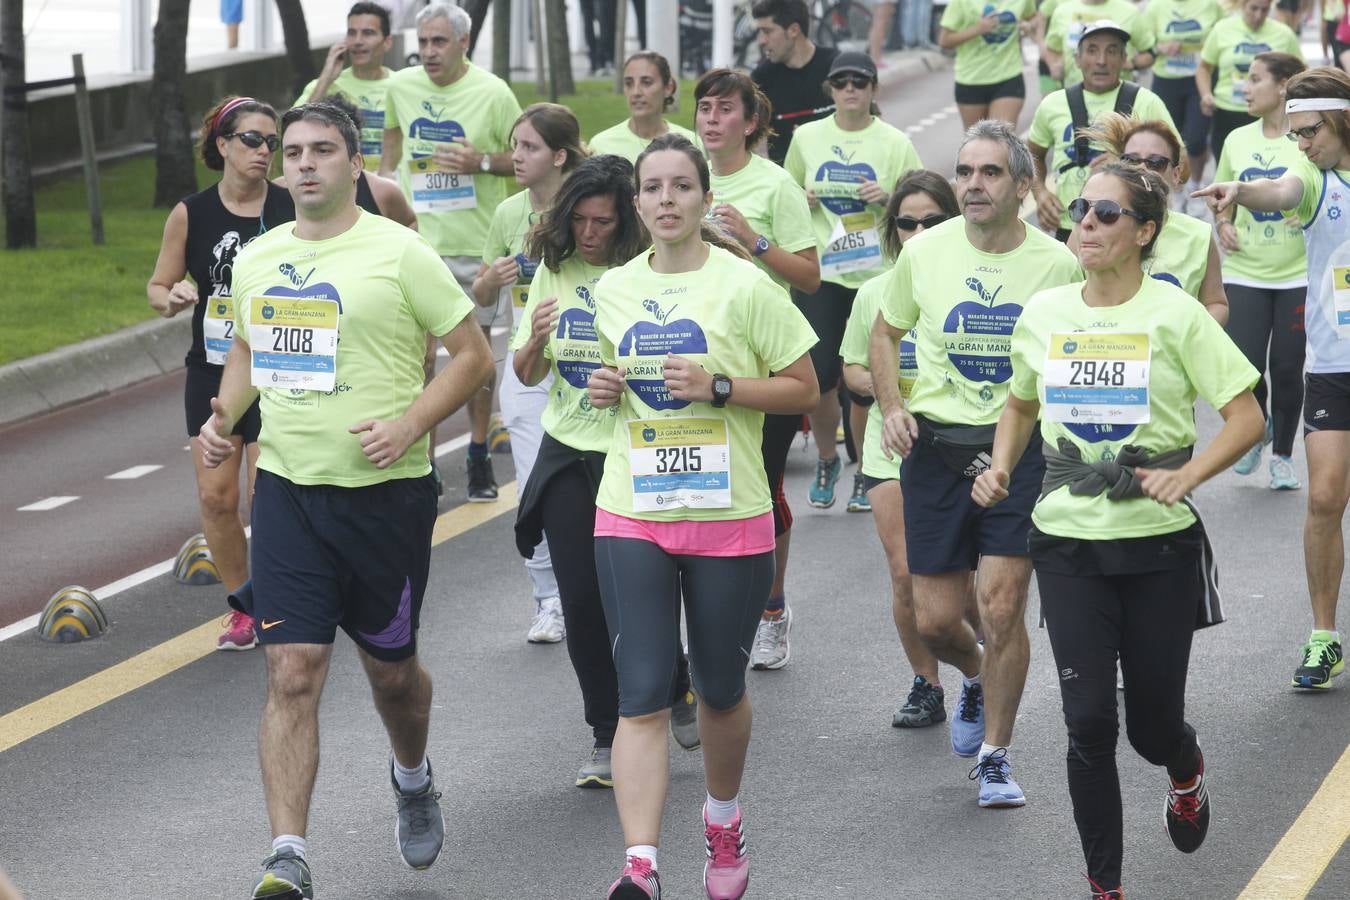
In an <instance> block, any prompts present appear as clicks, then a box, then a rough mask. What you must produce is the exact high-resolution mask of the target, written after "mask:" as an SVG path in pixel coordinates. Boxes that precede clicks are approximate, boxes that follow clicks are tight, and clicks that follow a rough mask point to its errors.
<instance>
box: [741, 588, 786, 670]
mask: <svg viewBox="0 0 1350 900" xmlns="http://www.w3.org/2000/svg"><path fill="white" fill-rule="evenodd" d="M791 630H792V609H791V608H789V607H788V606H787V605H786V604H785V605H784V606H783V614H782V615H781V616H777V617H775V618H772V619H760V620H759V627H758V628H757V629H756V630H755V643H754V644H753V645H752V646H751V648H750V668H752V669H781V668H783V666H786V665H787V661H788V657H789V656H791V655H792V648H791V646H790V645H789V644H788V632H789V631H791Z"/></svg>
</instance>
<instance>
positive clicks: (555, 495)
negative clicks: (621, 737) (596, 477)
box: [539, 462, 689, 747]
mask: <svg viewBox="0 0 1350 900" xmlns="http://www.w3.org/2000/svg"><path fill="white" fill-rule="evenodd" d="M539 503H540V513H541V516H542V518H543V522H544V535H545V537H547V538H548V542H549V544H548V546H549V549H550V550H551V551H552V552H553V554H555V558H554V560H553V574H554V576H555V577H556V578H557V580H558V597H559V599H560V600H561V601H562V609H563V621H564V622H565V623H566V625H567V655H568V656H569V657H571V659H572V668H573V669H575V670H576V673H577V683H578V684H579V685H580V686H581V702H582V706H583V708H584V710H585V715H586V724H587V725H590V726H591V732H592V734H594V735H595V746H597V747H609V746H611V745H612V744H613V743H614V729H615V728H617V727H618V725H619V679H618V676H617V675H616V674H615V672H614V659H613V657H612V656H610V651H609V629H608V627H607V626H606V624H605V610H604V605H603V604H602V603H601V600H600V582H599V581H598V580H597V579H596V576H595V536H594V535H595V492H594V491H593V490H592V489H591V484H590V480H589V479H588V478H587V477H586V469H585V466H584V465H583V464H582V463H580V462H575V463H573V464H571V465H569V466H567V467H566V468H565V469H562V470H560V471H559V472H558V473H557V474H555V475H554V476H553V477H552V478H550V479H549V480H548V484H547V486H546V487H545V488H544V492H543V495H542V497H541V499H540V501H539ZM555 547H556V548H557V549H556V550H554V549H553V548H555ZM672 649H673V652H674V656H675V659H673V660H672V661H671V662H672V671H674V673H675V678H674V686H673V688H672V691H671V701H672V702H673V701H674V699H675V698H677V697H679V696H681V695H682V694H683V693H684V692H685V691H686V690H688V688H689V662H688V660H686V659H685V656H684V653H683V652H681V651H680V632H679V623H678V620H677V622H676V629H675V636H674V639H673V648H672ZM667 705H669V703H668V704H667Z"/></svg>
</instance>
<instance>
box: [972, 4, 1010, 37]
mask: <svg viewBox="0 0 1350 900" xmlns="http://www.w3.org/2000/svg"><path fill="white" fill-rule="evenodd" d="M995 12H997V13H998V26H997V27H995V28H994V30H993V31H991V32H989V33H988V34H984V35H981V37H983V38H984V42H985V43H986V44H1002V43H1003V42H1005V41H1007V40H1008V38H1010V37H1012V35H1013V32H1014V31H1016V30H1017V16H1016V14H1014V13H1012V12H1010V11H1008V10H1006V9H1004V10H1000V9H998V7H996V6H994V4H992V3H986V4H985V5H984V11H983V12H981V13H980V16H981V17H982V18H983V17H985V16H991V15H994V13H995Z"/></svg>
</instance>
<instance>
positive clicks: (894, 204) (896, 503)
mask: <svg viewBox="0 0 1350 900" xmlns="http://www.w3.org/2000/svg"><path fill="white" fill-rule="evenodd" d="M960 214H961V210H960V207H959V206H958V205H957V202H956V194H955V193H954V192H953V191H952V186H951V184H949V183H948V182H947V179H946V178H943V177H942V176H941V175H939V174H938V173H937V172H930V171H928V170H926V169H920V170H918V171H917V172H910V173H909V174H908V175H906V176H905V177H904V178H901V179H900V181H899V183H898V184H896V186H895V191H894V192H893V193H892V194H891V199H890V202H888V203H887V204H886V213H885V217H884V218H883V219H882V223H881V229H882V231H881V246H882V249H883V250H884V251H885V253H886V257H887V258H888V259H895V258H896V257H897V256H899V255H900V249H901V247H903V246H904V244H905V242H906V241H908V240H909V239H910V238H912V237H914V236H915V235H917V234H920V233H922V232H923V231H925V230H927V229H929V228H932V227H934V226H935V225H939V224H941V223H943V222H945V221H947V220H948V219H952V218H955V217H956V216H959V215H960ZM886 284H887V281H886V279H884V278H873V279H872V280H871V281H869V282H867V283H866V284H865V285H863V286H862V287H861V288H859V289H858V295H857V296H856V297H854V298H853V312H852V313H850V314H849V317H848V328H847V329H845V331H844V341H843V344H842V345H841V346H840V348H839V350H840V355H841V356H842V358H843V360H844V383H845V384H846V385H847V387H848V391H849V399H850V400H851V401H852V404H851V406H850V411H849V414H850V415H851V416H853V417H854V421H853V434H854V435H855V436H856V435H863V436H864V437H863V439H862V444H861V447H860V449H859V456H858V468H859V470H860V471H861V477H862V482H863V485H862V486H863V489H864V490H865V491H866V492H867V494H866V496H867V499H868V501H869V502H870V503H871V506H872V515H873V519H874V521H875V523H876V528H877V536H878V537H880V538H881V546H882V549H883V550H885V552H886V562H887V565H888V567H889V569H890V573H891V615H892V617H893V618H894V619H895V630H896V631H897V632H899V634H900V646H901V647H902V648H903V649H904V651H905V657H906V658H907V659H908V660H909V665H910V669H911V670H913V672H914V680H913V682H912V683H911V685H910V690H909V696H908V698H907V699H906V700H905V702H904V705H902V706H901V707H900V708H899V709H898V710H897V711H896V713H895V715H894V717H893V718H892V719H891V724H892V725H893V726H895V727H896V728H923V727H925V726H927V725H936V724H938V723H939V722H942V721H944V720H945V719H946V718H947V712H946V710H945V709H944V707H943V703H942V683H941V682H940V681H939V680H938V666H937V658H936V657H934V656H933V654H932V652H931V651H930V650H929V649H928V647H927V646H926V645H925V644H924V642H923V640H922V638H920V637H919V631H918V625H917V624H916V623H915V620H914V593H913V589H912V588H911V586H910V575H909V562H908V559H907V556H906V550H905V515H904V508H905V507H904V499H903V498H902V496H901V493H900V457H898V456H895V457H888V456H887V455H886V454H885V453H883V452H882V451H881V431H882V422H881V407H880V406H878V405H877V404H876V403H875V402H874V400H875V398H874V397H873V394H872V373H871V371H870V369H869V362H868V358H867V346H868V342H869V340H870V339H871V335H872V323H874V322H875V321H876V319H877V311H878V309H880V307H881V298H882V296H883V294H884V292H885V289H886ZM899 358H900V371H899V374H898V376H897V377H898V378H899V379H900V394H901V396H903V397H904V398H905V399H909V388H910V386H911V385H912V384H913V383H914V375H915V372H916V370H917V362H916V359H915V355H914V343H913V341H911V340H909V339H908V337H906V339H904V340H901V341H900V349H899Z"/></svg>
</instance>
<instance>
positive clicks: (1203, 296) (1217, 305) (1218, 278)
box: [1200, 237, 1228, 325]
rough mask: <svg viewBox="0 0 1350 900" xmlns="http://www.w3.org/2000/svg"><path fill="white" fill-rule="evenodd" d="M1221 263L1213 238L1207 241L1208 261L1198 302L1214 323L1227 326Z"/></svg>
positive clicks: (1226, 304) (1226, 308) (1226, 298)
mask: <svg viewBox="0 0 1350 900" xmlns="http://www.w3.org/2000/svg"><path fill="white" fill-rule="evenodd" d="M1222 267H1223V262H1222V260H1221V259H1220V257H1219V245H1218V243H1217V242H1215V240H1214V238H1212V237H1211V238H1210V239H1209V261H1208V262H1206V263H1205V280H1204V281H1202V282H1200V302H1201V303H1203V304H1204V305H1205V309H1207V310H1209V314H1210V315H1211V316H1213V317H1214V321H1216V322H1218V323H1219V324H1220V325H1227V324H1228V294H1226V293H1224V289H1223V269H1222Z"/></svg>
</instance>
